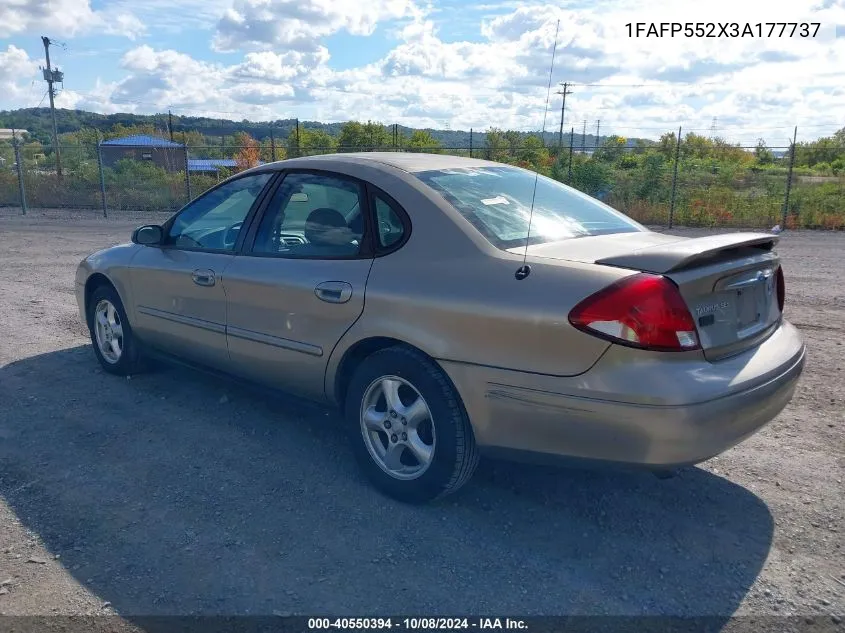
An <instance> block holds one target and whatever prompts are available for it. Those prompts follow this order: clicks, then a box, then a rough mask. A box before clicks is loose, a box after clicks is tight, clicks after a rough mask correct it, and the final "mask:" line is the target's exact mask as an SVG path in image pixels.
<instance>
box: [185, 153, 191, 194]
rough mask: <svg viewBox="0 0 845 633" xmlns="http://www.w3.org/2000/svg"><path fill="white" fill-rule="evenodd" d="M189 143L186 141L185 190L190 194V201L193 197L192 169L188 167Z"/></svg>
mask: <svg viewBox="0 0 845 633" xmlns="http://www.w3.org/2000/svg"><path fill="white" fill-rule="evenodd" d="M188 151H189V150H188V144H187V143H185V192H186V193H187V194H188V202H190V201H191V200H192V199H193V196H192V195H191V170H190V169H188Z"/></svg>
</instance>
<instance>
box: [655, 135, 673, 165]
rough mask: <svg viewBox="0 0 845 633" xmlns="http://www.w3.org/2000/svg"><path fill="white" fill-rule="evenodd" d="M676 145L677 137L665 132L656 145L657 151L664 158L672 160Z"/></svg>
mask: <svg viewBox="0 0 845 633" xmlns="http://www.w3.org/2000/svg"><path fill="white" fill-rule="evenodd" d="M677 143H678V135H677V134H675V133H674V132H666V133H664V134H661V135H660V140H659V141H658V143H657V151H658V152H660V153H661V154H662V155H663V157H664V158H667V159H670V160H671V159H672V158H673V157H674V156H675V146H676V145H677Z"/></svg>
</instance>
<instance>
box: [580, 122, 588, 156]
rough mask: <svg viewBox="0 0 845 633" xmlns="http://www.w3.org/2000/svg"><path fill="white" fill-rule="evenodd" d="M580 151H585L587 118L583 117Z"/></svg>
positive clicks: (584, 152) (583, 152)
mask: <svg viewBox="0 0 845 633" xmlns="http://www.w3.org/2000/svg"><path fill="white" fill-rule="evenodd" d="M581 153H582V154H586V153H587V119H584V129H583V130H582V132H581Z"/></svg>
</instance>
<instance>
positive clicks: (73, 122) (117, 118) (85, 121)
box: [0, 108, 654, 149]
mask: <svg viewBox="0 0 845 633" xmlns="http://www.w3.org/2000/svg"><path fill="white" fill-rule="evenodd" d="M56 121H57V127H58V130H59V134H60V135H61V134H66V133H69V132H78V131H79V130H81V129H83V128H95V129H98V130H100V131H101V132H105V131H107V130H110V129H111V128H112V127H113V126H115V125H123V126H125V127H131V126H136V125H153V126H155V127H156V128H159V129H161V131H162V134H166V132H167V130H168V115H167V113H164V114H154V115H146V114H128V113H118V114H99V113H96V112H86V111H84V110H63V109H58V110H56ZM381 123H384V124H386V125H390V122H385V121H382V122H381ZM271 125H272V128H273V134H274V135H275V137H276V138H277V139H284V138H287V136H288V135H289V134H290V133H291V132H292V131H293V130H295V129H296V119H278V120H276V121H273V122H272V123H271V122H268V121H260V122H256V121H248V120H247V119H243V120H241V121H234V120H231V119H211V118H207V117H190V116H176V115H174V116H173V131H174V132H189V131H197V132H200V133H201V134H202V135H203V136H205V137H206V138H207V139H208V141H209V144H220V142H221V140H222V139H224V138H225V137H227V136H228V137H231V136H232V135H234V134H236V133H238V132H247V133H248V134H250V135H251V136H252V137H254V138H256V139H258V140H259V141H263V140H265V139H269V138H270V129H271ZM299 125H300V128H301V129H307V130H320V131H324V132H327V133H328V134H330V135H332V136H338V134H339V133H340V129H341V127H342V126H343V123H321V122H319V121H300V123H299ZM0 128H17V129H23V130H27V131H29V132H30V134H31V135H32V137H33V138H34V139H38V140H40V141H41V142H42V143H44V144H49V142H50V138H51V136H52V121H51V118H50V109H49V108H22V109H20V110H0ZM398 128H399V132H400V133H401V134H403V135H404V136H410V135H411V134H413V132H414V131H415V129H417V128H410V127H406V126H404V125H399V126H398ZM425 131H427V132H429V133H430V134H431V135H432V136H433V137H434V138H435V139H436V140H437V141H438V142H439V143H440V145H441V146H443V147H447V148H450V147H453V148H468V147H469V146H470V132H469V130H435V129H430V128H426V129H425ZM486 131H487V130H486V129H484V130H481V129H479V130H473V132H474V134H473V140H472V142H473V145H474V146H476V147H480V146H482V145H483V143H484V133H485V132H486ZM520 134H521V135H528V134H530V133H529V132H523V133H520ZM534 134H536V135H539V131H538V132H534ZM544 136H545V142H546V144H547V145H556V144H557V143H558V134H557V132H548V131H547V132H546V133H545V135H544ZM604 139H606V137H605V136H602V137H601V139H600V140H601V141H602V142H603V141H604ZM637 140H638V139H634V138H630V139H627V144H628V145H629V146H634V145H635V144H636V142H637ZM643 142H644V143H645V144H647V145H651V144H653V143H654V142H653V141H649V140H643ZM563 143H564V145H565V146H568V145H569V134H568V133H566V134H564V138H563ZM582 143H583V144H584V146H585V147H586V148H587V149H592V148H593V147H595V146H596V137H595V135H594V134H587V135H586V137H585V138H583V139H582V137H581V134H579V133H577V132H576V133H575V142H574V145H575V147H576V148H579V147H581V145H582Z"/></svg>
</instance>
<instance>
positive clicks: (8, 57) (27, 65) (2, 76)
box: [0, 44, 38, 105]
mask: <svg viewBox="0 0 845 633" xmlns="http://www.w3.org/2000/svg"><path fill="white" fill-rule="evenodd" d="M37 70H38V62H37V61H35V60H34V59H30V57H29V55H27V53H26V51H25V50H23V49H20V48H18V47H17V46H14V45H12V44H10V45H9V46H8V47H7V48H6V50H5V51H3V50H0V94H2V95H3V98H4V99H6V100H8V101H11V102H26V100H28V99H32V96H33V93H32V91H31V90H28V89H27V88H25V87H24V84H22V83H21V81H20V80H21V77H31V76H32V75H33V74H34V73H35V72H36V71H37ZM29 105H35V104H29Z"/></svg>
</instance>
